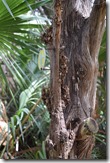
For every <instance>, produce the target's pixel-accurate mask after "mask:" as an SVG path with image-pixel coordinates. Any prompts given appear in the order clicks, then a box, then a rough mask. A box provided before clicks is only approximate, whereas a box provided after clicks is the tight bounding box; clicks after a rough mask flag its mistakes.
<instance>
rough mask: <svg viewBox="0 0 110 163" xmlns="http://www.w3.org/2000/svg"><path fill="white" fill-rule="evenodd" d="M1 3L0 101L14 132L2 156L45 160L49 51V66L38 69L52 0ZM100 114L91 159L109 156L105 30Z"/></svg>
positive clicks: (47, 125) (0, 150)
mask: <svg viewBox="0 0 110 163" xmlns="http://www.w3.org/2000/svg"><path fill="white" fill-rule="evenodd" d="M0 6H1V9H0V100H2V102H3V104H4V105H5V108H6V111H7V116H8V126H9V132H11V134H12V138H11V142H10V141H7V145H6V146H5V147H3V145H1V147H0V153H1V154H0V158H3V156H4V154H5V151H7V153H11V156H6V158H5V159H8V158H10V157H11V159H12V158H13V157H14V159H21V158H24V159H46V152H45V142H44V140H45V138H46V136H47V134H48V129H49V123H50V117H49V113H48V111H47V109H46V107H45V105H44V104H43V103H42V100H41V90H42V87H43V86H48V84H49V74H50V70H49V62H50V61H49V57H48V52H47V51H46V62H45V66H46V68H47V70H39V68H38V55H39V51H40V50H41V49H42V48H45V45H44V44H43V43H42V41H41V35H42V34H43V33H44V32H45V30H46V29H47V28H48V27H49V26H50V25H51V22H52V15H53V10H52V0H19V1H16V0H13V1H10V0H7V1H6V0H0ZM96 117H97V119H98V121H99V132H98V133H97V135H96V146H95V148H94V150H93V154H92V157H93V159H105V158H106V31H105V33H104V36H103V39H102V44H101V47H100V52H99V74H98V80H97V104H96ZM10 144H11V145H10ZM18 146H19V147H18ZM17 148H19V150H18V151H17Z"/></svg>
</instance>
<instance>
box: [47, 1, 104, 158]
mask: <svg viewBox="0 0 110 163" xmlns="http://www.w3.org/2000/svg"><path fill="white" fill-rule="evenodd" d="M54 2H55V5H54V9H55V10H54V13H55V16H54V22H53V28H52V29H53V44H49V47H52V48H53V50H52V53H51V57H50V61H51V76H50V79H51V81H50V82H51V83H50V88H49V101H50V102H49V104H50V105H49V106H50V107H48V106H47V107H48V108H49V112H50V116H51V124H50V133H49V137H48V139H47V153H48V157H49V158H51V159H53V158H54V159H58V158H61V159H68V158H69V159H77V158H79V157H78V153H75V148H77V147H78V146H77V143H75V142H76V140H75V139H76V135H77V130H78V127H79V124H80V123H81V122H82V121H83V120H84V119H86V118H88V117H91V114H92V112H93V110H94V108H95V102H96V81H97V72H98V53H99V49H100V43H101V39H102V36H103V32H104V28H105V24H104V23H105V6H106V4H105V0H95V2H94V5H93V7H92V3H91V1H88V0H84V1H82V0H69V1H67V0H63V1H61V0H54ZM61 11H62V12H61ZM47 44H48V43H47ZM88 140H89V139H88ZM88 140H87V141H88ZM90 148H91V147H90ZM91 150H92V148H91Z"/></svg>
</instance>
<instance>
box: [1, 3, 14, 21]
mask: <svg viewBox="0 0 110 163" xmlns="http://www.w3.org/2000/svg"><path fill="white" fill-rule="evenodd" d="M2 2H3V4H4V5H5V7H6V8H7V10H8V12H9V13H10V15H11V16H12V17H13V18H14V19H15V17H14V15H13V13H12V12H11V10H10V7H9V6H8V4H7V2H6V0H2Z"/></svg>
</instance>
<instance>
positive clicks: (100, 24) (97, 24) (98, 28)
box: [89, 0, 106, 60]
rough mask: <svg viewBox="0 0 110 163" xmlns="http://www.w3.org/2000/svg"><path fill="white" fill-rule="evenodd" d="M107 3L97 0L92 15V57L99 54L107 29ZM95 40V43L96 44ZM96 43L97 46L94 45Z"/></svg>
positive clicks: (103, 0)
mask: <svg viewBox="0 0 110 163" xmlns="http://www.w3.org/2000/svg"><path fill="white" fill-rule="evenodd" d="M105 15H106V3H105V0H95V2H94V6H93V9H92V12H91V15H90V18H89V20H90V24H89V25H90V33H89V34H90V53H91V56H92V58H93V59H94V60H95V57H97V56H98V52H99V51H98V50H99V46H100V43H101V39H102V35H103V32H104V29H105ZM94 42H95V44H94ZM94 45H95V46H94Z"/></svg>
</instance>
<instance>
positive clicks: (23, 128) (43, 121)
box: [0, 0, 50, 158]
mask: <svg viewBox="0 0 110 163" xmlns="http://www.w3.org/2000/svg"><path fill="white" fill-rule="evenodd" d="M48 2H50V0H42V1H34V0H26V1H22V0H20V1H16V0H14V1H10V0H7V1H4V0H3V1H0V5H1V10H0V15H1V17H0V22H1V26H0V44H1V47H0V71H1V75H0V88H1V90H0V91H1V99H2V100H3V102H4V104H5V106H6V109H7V113H8V117H9V129H10V131H11V134H12V139H11V140H9V141H7V148H6V149H5V150H6V151H7V150H8V151H9V152H10V153H13V151H15V148H16V146H17V143H18V144H19V151H21V152H22V150H23V151H24V150H28V149H30V148H33V147H35V146H36V147H37V146H39V145H41V147H40V148H39V150H37V151H36V152H38V154H37V158H41V157H46V156H45V151H44V144H43V140H44V139H45V137H46V136H47V133H48V126H49V122H50V117H49V113H48V111H47V109H46V107H45V106H44V105H43V103H42V101H41V89H42V86H43V85H48V82H49V70H47V71H42V70H39V68H38V54H39V51H40V49H41V48H42V47H44V45H43V44H42V42H41V41H40V35H41V33H42V32H44V30H45V26H47V22H50V20H49V19H47V18H44V17H42V16H41V15H40V13H39V12H38V11H36V10H37V8H38V7H41V6H43V5H45V4H46V3H48ZM48 63H49V59H48V57H47V53H46V63H45V65H46V66H48ZM18 99H19V100H18ZM29 140H30V141H29ZM17 141H18V142H17ZM16 142H17V143H16ZM36 144H37V145H36ZM42 144H43V145H42ZM5 150H4V149H3V151H2V153H1V158H2V157H3V155H4V152H5ZM42 150H43V151H42ZM42 152H43V153H42ZM15 155H16V152H15V153H14V154H13V156H15ZM25 157H26V156H25ZM30 157H32V156H31V153H30ZM16 158H19V156H16Z"/></svg>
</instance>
